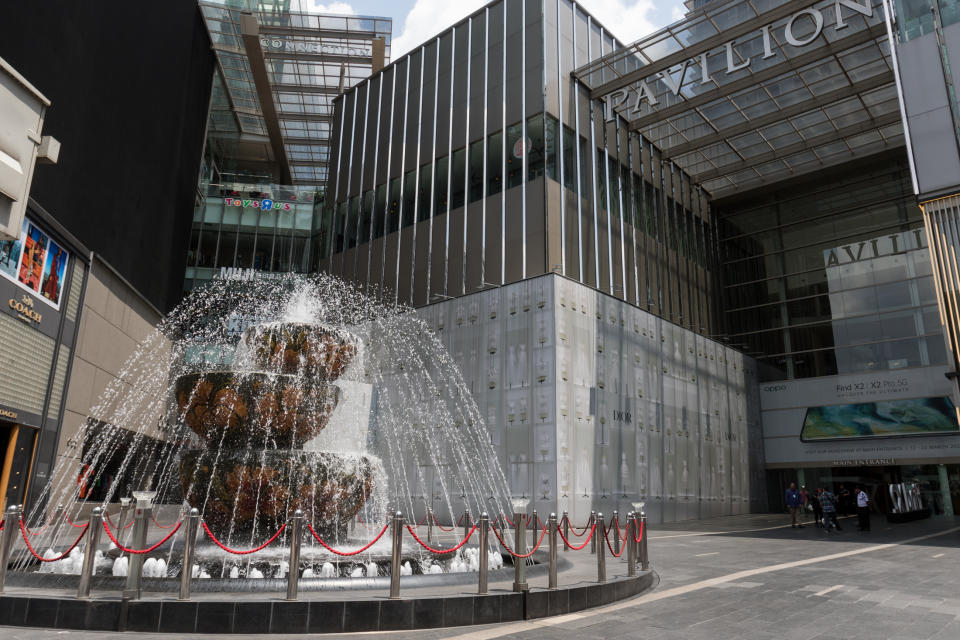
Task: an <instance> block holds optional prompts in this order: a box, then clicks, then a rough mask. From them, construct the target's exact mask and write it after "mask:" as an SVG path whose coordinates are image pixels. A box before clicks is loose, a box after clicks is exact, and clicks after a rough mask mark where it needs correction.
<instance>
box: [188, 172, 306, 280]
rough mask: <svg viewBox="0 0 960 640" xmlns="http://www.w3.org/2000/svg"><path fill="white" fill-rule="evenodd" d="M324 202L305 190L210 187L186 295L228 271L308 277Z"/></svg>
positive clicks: (199, 214) (196, 223)
mask: <svg viewBox="0 0 960 640" xmlns="http://www.w3.org/2000/svg"><path fill="white" fill-rule="evenodd" d="M321 197H322V195H321V192H319V191H318V190H317V189H315V188H309V187H303V186H299V187H296V186H285V185H274V184H265V185H255V184H248V183H229V184H210V185H207V186H206V188H205V192H204V195H203V197H202V198H200V199H199V202H198V205H197V206H196V208H195V209H194V217H193V226H192V229H191V233H190V248H189V251H188V253H187V271H186V277H185V284H184V286H185V289H186V290H187V291H189V290H191V289H193V288H195V287H196V286H198V285H199V284H200V283H202V282H203V281H205V280H209V279H211V278H214V277H217V276H218V274H219V273H220V272H221V270H222V269H225V268H226V269H253V270H256V271H278V272H299V273H305V272H306V271H307V268H308V266H309V240H310V235H311V233H312V232H313V221H314V213H313V212H314V207H315V206H317V204H318V203H319V202H320V199H321Z"/></svg>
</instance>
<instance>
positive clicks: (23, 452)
mask: <svg viewBox="0 0 960 640" xmlns="http://www.w3.org/2000/svg"><path fill="white" fill-rule="evenodd" d="M36 435H37V431H36V429H32V428H30V427H26V426H24V425H20V424H13V423H10V422H0V508H2V510H3V511H6V509H7V506H8V505H12V504H22V503H23V500H24V497H25V496H26V495H27V488H28V484H29V478H30V463H31V461H32V460H33V447H34V442H35V440H36Z"/></svg>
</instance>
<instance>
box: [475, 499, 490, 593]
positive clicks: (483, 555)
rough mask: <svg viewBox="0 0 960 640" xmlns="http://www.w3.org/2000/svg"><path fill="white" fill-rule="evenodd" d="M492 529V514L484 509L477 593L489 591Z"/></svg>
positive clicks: (481, 525) (481, 522)
mask: <svg viewBox="0 0 960 640" xmlns="http://www.w3.org/2000/svg"><path fill="white" fill-rule="evenodd" d="M489 529H490V516H488V515H487V512H486V511H484V512H483V513H481V514H480V558H479V560H480V570H479V572H478V576H479V578H478V586H477V593H478V594H480V595H484V594H486V593H487V564H488V561H489V551H488V547H489V544H490V541H489V535H490V532H489Z"/></svg>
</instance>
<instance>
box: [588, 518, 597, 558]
mask: <svg viewBox="0 0 960 640" xmlns="http://www.w3.org/2000/svg"><path fill="white" fill-rule="evenodd" d="M596 523H597V512H596V511H591V512H590V521H589V522H587V527H588V528H589V527H590V526H591V525H594V524H596ZM596 552H597V534H596V533H594V534H593V537H592V538H590V553H596Z"/></svg>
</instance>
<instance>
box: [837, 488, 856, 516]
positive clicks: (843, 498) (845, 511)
mask: <svg viewBox="0 0 960 640" xmlns="http://www.w3.org/2000/svg"><path fill="white" fill-rule="evenodd" d="M852 497H853V496H851V495H850V491H849V490H848V489H847V488H846V487H845V486H843V485H840V491H838V492H837V511H839V512H840V515H842V516H848V515H850V498H852Z"/></svg>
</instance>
